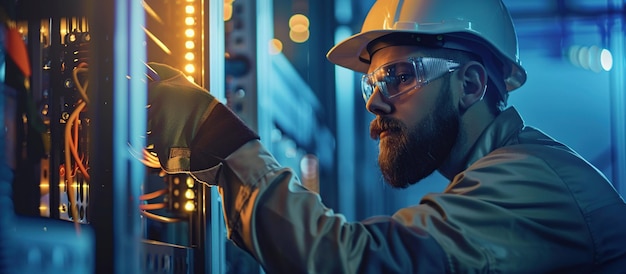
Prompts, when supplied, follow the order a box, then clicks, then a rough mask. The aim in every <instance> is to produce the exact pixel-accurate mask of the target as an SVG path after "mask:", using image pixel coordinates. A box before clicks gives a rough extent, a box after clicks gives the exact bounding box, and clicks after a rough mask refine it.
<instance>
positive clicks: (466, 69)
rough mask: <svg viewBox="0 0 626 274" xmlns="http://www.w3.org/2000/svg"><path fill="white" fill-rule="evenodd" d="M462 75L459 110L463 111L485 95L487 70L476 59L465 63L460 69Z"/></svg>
mask: <svg viewBox="0 0 626 274" xmlns="http://www.w3.org/2000/svg"><path fill="white" fill-rule="evenodd" d="M460 73H462V75H461V77H463V95H461V100H460V102H459V104H460V107H461V110H462V111H465V110H467V109H468V108H469V107H471V106H472V105H473V104H474V103H476V102H478V101H480V100H481V99H482V98H483V96H485V91H486V90H487V71H486V70H485V67H484V66H483V65H482V64H481V63H478V62H476V61H470V62H468V63H466V64H465V65H464V66H463V68H462V69H461V71H460Z"/></svg>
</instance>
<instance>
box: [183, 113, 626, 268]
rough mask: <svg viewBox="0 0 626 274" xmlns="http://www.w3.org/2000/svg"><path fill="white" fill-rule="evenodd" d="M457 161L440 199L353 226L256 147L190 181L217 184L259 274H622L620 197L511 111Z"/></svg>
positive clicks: (625, 220)
mask: <svg viewBox="0 0 626 274" xmlns="http://www.w3.org/2000/svg"><path fill="white" fill-rule="evenodd" d="M464 161H466V164H465V167H466V169H465V170H463V171H462V172H460V173H459V174H457V175H456V176H455V177H454V179H453V180H452V181H451V182H449V183H448V184H449V185H448V187H447V189H446V190H445V191H444V192H443V193H435V194H428V195H426V196H424V197H423V198H422V199H421V201H416V204H415V205H414V206H411V207H407V208H403V209H400V210H398V211H397V212H396V213H395V214H394V215H393V216H381V217H374V218H370V219H368V220H365V221H362V222H347V221H346V219H345V218H344V217H343V216H342V215H340V214H338V213H335V212H333V210H331V209H329V208H327V207H325V206H324V204H323V203H322V201H321V199H320V196H318V195H317V194H315V193H313V192H311V191H308V190H307V189H306V188H304V187H303V186H302V185H301V184H300V182H299V179H298V178H297V176H296V175H295V173H294V171H293V170H291V169H289V168H285V167H281V165H280V164H279V163H277V162H276V160H275V159H274V158H273V157H272V155H271V154H270V153H268V151H266V150H265V149H264V147H263V145H262V144H261V143H260V142H258V141H251V142H249V143H247V144H246V145H244V146H243V147H241V148H240V149H238V150H237V151H236V152H234V153H233V154H231V155H230V156H229V157H228V158H227V159H226V161H225V162H224V163H223V165H222V166H221V167H219V168H218V170H213V171H212V172H207V173H204V174H203V173H202V172H199V173H197V174H195V175H196V176H197V177H198V178H200V179H202V180H217V181H218V182H217V183H218V186H219V192H220V194H221V196H222V202H223V209H224V214H225V221H226V225H227V230H228V236H229V238H230V239H231V240H233V241H234V242H235V243H236V244H237V245H238V246H240V247H241V248H243V249H245V250H246V251H248V252H249V253H250V254H251V255H252V256H254V257H255V258H256V259H257V260H258V261H259V262H260V263H261V265H262V266H263V267H264V269H265V270H266V271H267V272H268V273H468V272H470V273H476V272H480V273H555V272H556V273H626V204H625V203H624V201H623V199H622V198H621V197H620V195H618V193H617V192H616V191H615V190H614V188H613V187H612V185H611V184H610V183H609V181H608V180H607V179H606V178H605V177H604V176H603V175H602V174H601V173H600V172H599V171H598V170H596V169H595V168H594V167H592V166H591V165H590V164H589V163H588V162H587V161H585V160H584V159H582V158H581V157H580V156H579V155H578V154H576V153H575V152H574V151H572V150H571V149H570V148H568V147H566V146H564V145H562V144H560V143H558V142H556V141H554V140H553V139H552V138H550V137H549V136H547V135H545V134H543V133H542V132H540V131H538V130H536V129H533V128H531V127H527V126H525V125H524V124H523V121H522V119H521V118H520V117H519V114H518V113H517V111H516V110H515V109H513V108H509V109H507V110H505V111H504V112H503V113H502V114H500V115H499V116H498V117H497V118H496V120H495V121H494V122H493V123H492V124H491V125H490V126H489V127H488V128H487V129H486V130H485V132H484V133H483V134H482V136H481V137H480V138H479V140H478V141H477V143H476V144H475V145H474V147H473V149H472V151H471V152H470V155H469V157H468V158H466V160H464ZM214 175H216V176H214ZM339 183H341V182H339Z"/></svg>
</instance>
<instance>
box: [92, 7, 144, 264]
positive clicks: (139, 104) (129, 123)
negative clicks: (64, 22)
mask: <svg viewBox="0 0 626 274" xmlns="http://www.w3.org/2000/svg"><path fill="white" fill-rule="evenodd" d="M89 9H90V10H89V14H90V15H91V16H90V18H92V20H91V21H90V22H91V23H92V26H90V28H91V30H92V33H93V43H92V48H91V52H94V54H93V56H92V57H93V58H92V59H91V60H90V62H91V64H90V65H89V72H90V75H89V77H90V87H92V89H91V94H90V97H91V98H92V100H91V103H90V106H89V111H91V112H92V116H91V117H93V121H92V125H93V126H92V129H93V130H94V132H93V133H92V134H91V136H92V144H91V149H92V150H91V151H92V152H93V154H92V155H93V159H92V166H93V167H94V170H93V175H92V183H91V184H90V188H89V191H90V193H89V195H90V196H89V197H90V199H91V201H90V202H92V203H93V204H94V205H96V206H91V207H89V208H90V209H91V210H92V214H91V216H92V218H91V219H92V222H91V224H92V226H93V228H94V231H95V236H96V258H95V259H96V269H95V270H96V272H97V273H141V268H140V262H141V261H142V260H141V258H142V257H141V255H142V252H141V244H140V243H141V225H140V217H139V201H138V196H139V190H140V185H141V184H142V182H143V180H144V171H145V169H144V167H143V165H142V164H141V163H140V162H139V161H136V160H135V159H134V158H133V157H132V156H131V153H130V150H129V149H130V148H132V149H134V150H139V151H141V149H142V148H143V147H144V143H145V141H144V139H143V138H142V136H145V135H146V125H145V123H146V109H145V106H146V103H147V100H146V91H147V83H146V82H147V80H146V77H145V70H146V67H145V65H144V62H145V60H146V49H145V34H144V32H143V29H142V26H143V24H144V20H145V19H144V11H143V7H142V5H141V1H130V0H116V1H114V2H113V3H111V2H109V1H93V2H91V3H90V7H89ZM129 147H130V148H129Z"/></svg>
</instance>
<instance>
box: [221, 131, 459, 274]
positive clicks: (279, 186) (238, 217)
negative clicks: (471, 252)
mask: <svg viewBox="0 0 626 274" xmlns="http://www.w3.org/2000/svg"><path fill="white" fill-rule="evenodd" d="M217 179H218V187H219V192H220V195H221V196H222V203H223V209H224V218H225V221H226V226H227V231H228V237H229V238H230V239H231V240H232V241H234V242H235V244H236V245H238V246H239V247H241V248H243V249H244V250H246V251H248V252H249V253H250V254H251V255H253V256H254V257H255V258H256V259H257V261H259V262H260V264H261V265H262V266H263V268H264V269H265V270H266V271H267V272H268V273H368V272H371V273H417V272H420V273H433V272H436V273H444V272H448V271H447V261H448V260H447V258H446V255H445V254H444V252H443V250H442V249H441V247H440V246H439V244H438V243H437V242H436V241H435V240H434V238H432V237H431V236H430V235H429V234H428V233H427V232H426V231H425V230H423V229H421V228H419V227H416V226H407V225H406V223H404V222H403V220H401V219H395V218H392V217H378V218H373V219H370V220H367V221H365V222H358V223H351V222H347V221H346V219H345V218H344V217H343V216H342V215H340V214H336V213H334V212H333V211H332V210H331V209H329V208H326V207H325V206H324V205H323V204H322V202H321V199H320V197H319V196H318V195H317V194H316V193H314V192H311V191H308V190H307V189H306V188H304V187H303V186H302V185H301V184H300V182H299V179H298V178H297V176H296V175H295V174H294V172H293V171H292V170H290V169H288V168H283V167H281V166H280V165H279V164H278V163H277V162H276V161H275V159H274V158H273V157H272V156H271V155H270V154H269V153H268V152H267V151H266V150H265V149H264V148H263V146H262V145H261V143H260V142H258V141H251V142H249V143H247V144H246V145H244V146H243V147H242V148H240V149H239V150H237V151H235V153H233V154H231V155H230V156H229V157H228V158H227V159H226V161H225V163H224V165H223V166H222V167H221V171H220V172H219V173H218V175H217Z"/></svg>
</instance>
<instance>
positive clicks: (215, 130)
mask: <svg viewBox="0 0 626 274" xmlns="http://www.w3.org/2000/svg"><path fill="white" fill-rule="evenodd" d="M254 139H260V138H259V136H258V135H257V134H256V133H255V132H254V131H252V129H250V128H249V127H248V126H247V125H246V124H245V123H244V122H243V121H242V120H241V119H240V118H239V117H238V116H237V115H236V114H235V113H233V112H232V111H231V110H230V109H228V108H227V107H226V106H224V105H223V104H221V103H218V104H217V105H216V106H215V109H213V111H212V112H211V114H210V115H209V117H208V118H207V119H206V120H205V121H204V122H203V123H202V125H201V126H200V128H199V129H198V132H197V134H196V136H195V137H194V139H193V141H192V142H191V146H190V148H191V159H190V168H191V171H197V170H203V169H207V168H211V167H213V166H216V165H218V164H219V163H221V162H222V160H223V159H225V158H226V157H228V155H230V154H231V153H233V152H234V151H235V150H237V149H238V148H239V147H241V146H242V145H244V144H245V143H247V142H249V141H252V140H254Z"/></svg>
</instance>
